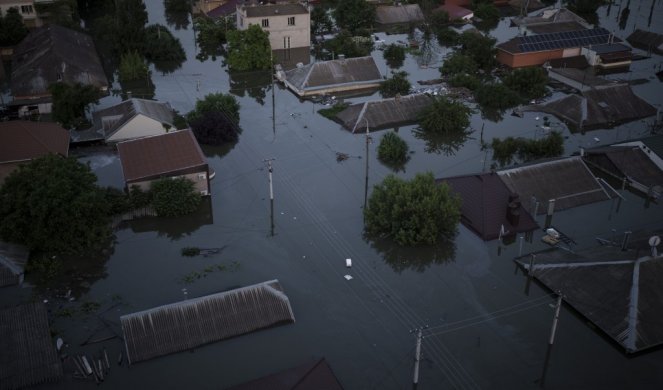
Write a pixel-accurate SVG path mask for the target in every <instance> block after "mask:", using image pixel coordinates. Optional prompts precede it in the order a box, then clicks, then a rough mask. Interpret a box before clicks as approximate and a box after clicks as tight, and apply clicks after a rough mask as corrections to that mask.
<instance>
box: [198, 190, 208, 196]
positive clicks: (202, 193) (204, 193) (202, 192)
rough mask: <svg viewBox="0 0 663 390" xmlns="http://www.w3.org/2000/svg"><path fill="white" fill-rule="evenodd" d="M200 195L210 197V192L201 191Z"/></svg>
mask: <svg viewBox="0 0 663 390" xmlns="http://www.w3.org/2000/svg"><path fill="white" fill-rule="evenodd" d="M200 195H202V196H206V195H209V192H207V190H202V191H200Z"/></svg>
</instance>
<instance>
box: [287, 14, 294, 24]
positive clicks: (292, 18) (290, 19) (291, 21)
mask: <svg viewBox="0 0 663 390" xmlns="http://www.w3.org/2000/svg"><path fill="white" fill-rule="evenodd" d="M294 25H295V17H294V16H291V17H289V18H288V26H294Z"/></svg>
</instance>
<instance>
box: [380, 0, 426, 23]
mask: <svg viewBox="0 0 663 390" xmlns="http://www.w3.org/2000/svg"><path fill="white" fill-rule="evenodd" d="M423 21H424V13H423V12H422V11H421V8H420V7H419V4H399V5H380V6H378V7H377V8H376V9H375V22H376V23H377V24H379V25H381V26H388V25H399V24H402V25H406V24H413V23H421V22H423Z"/></svg>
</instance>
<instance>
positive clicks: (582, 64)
mask: <svg viewBox="0 0 663 390" xmlns="http://www.w3.org/2000/svg"><path fill="white" fill-rule="evenodd" d="M548 63H549V64H550V66H552V67H553V68H576V69H585V68H587V67H588V66H589V63H588V62H587V57H585V56H583V55H580V56H572V57H564V58H554V59H552V60H550V61H548Z"/></svg>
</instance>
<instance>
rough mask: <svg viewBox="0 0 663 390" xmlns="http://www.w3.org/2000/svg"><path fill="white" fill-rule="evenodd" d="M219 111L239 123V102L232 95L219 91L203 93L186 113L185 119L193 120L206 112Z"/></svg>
mask: <svg viewBox="0 0 663 390" xmlns="http://www.w3.org/2000/svg"><path fill="white" fill-rule="evenodd" d="M213 111H220V112H223V113H225V114H226V115H227V116H228V118H229V119H230V120H231V121H232V122H233V123H235V124H236V125H239V103H238V102H237V99H235V97H234V96H232V95H226V94H223V93H221V92H219V93H210V94H209V95H205V97H204V98H203V99H202V100H198V101H197V102H196V107H195V108H194V109H193V110H192V111H190V112H189V113H188V114H186V119H187V120H188V121H189V122H193V121H195V120H196V119H198V118H200V117H202V115H203V114H204V113H206V112H213Z"/></svg>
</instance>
